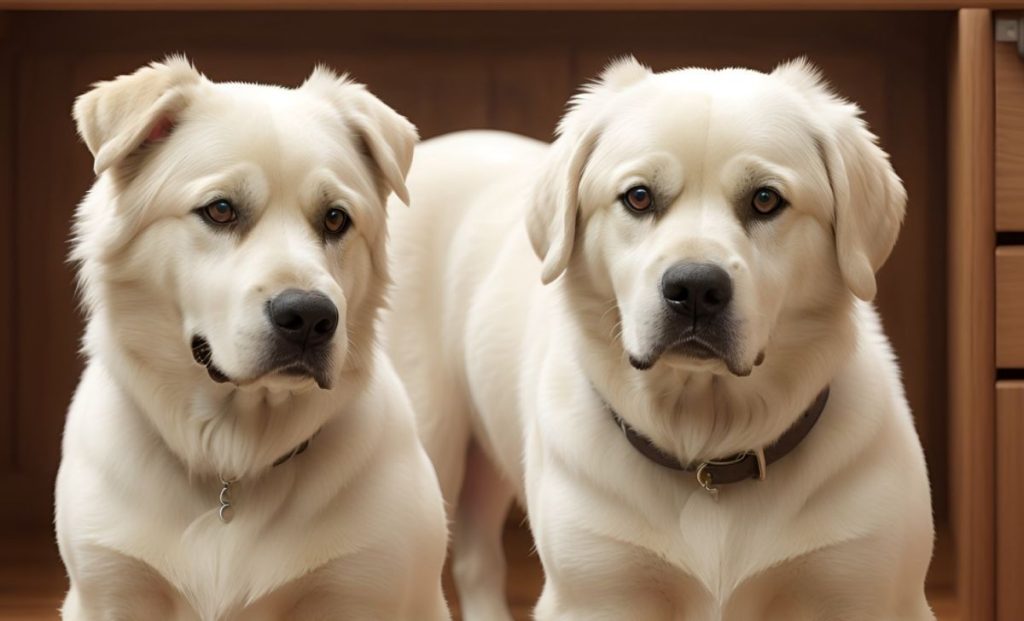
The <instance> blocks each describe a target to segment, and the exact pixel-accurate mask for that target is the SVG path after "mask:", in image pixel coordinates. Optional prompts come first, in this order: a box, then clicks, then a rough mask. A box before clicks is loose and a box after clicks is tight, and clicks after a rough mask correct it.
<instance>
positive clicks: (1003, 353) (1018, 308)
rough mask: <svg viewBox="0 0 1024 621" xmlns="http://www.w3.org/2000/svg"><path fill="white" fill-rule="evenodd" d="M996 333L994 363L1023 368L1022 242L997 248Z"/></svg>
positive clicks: (1023, 260) (1023, 279)
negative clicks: (1020, 244) (1019, 244)
mask: <svg viewBox="0 0 1024 621" xmlns="http://www.w3.org/2000/svg"><path fill="white" fill-rule="evenodd" d="M1022 64H1024V63H1022ZM1020 176H1021V178H1024V162H1022V166H1021V175H1020ZM997 204H998V203H997ZM996 334H997V335H999V336H998V338H997V339H996V365H997V366H998V367H1000V368H1004V369H1021V368H1024V246H999V247H997V248H996Z"/></svg>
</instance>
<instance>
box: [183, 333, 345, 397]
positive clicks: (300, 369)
mask: <svg viewBox="0 0 1024 621" xmlns="http://www.w3.org/2000/svg"><path fill="white" fill-rule="evenodd" d="M192 358H193V359H194V360H195V361H196V362H197V363H199V364H201V365H202V366H204V367H206V373H207V374H208V375H209V376H210V379H212V380H213V381H214V382H216V383H218V384H224V383H227V382H231V383H232V384H235V385H236V386H246V385H249V384H254V383H256V382H257V381H259V380H260V379H262V378H263V377H266V376H269V375H282V376H286V377H290V378H296V379H302V378H308V379H312V380H313V381H314V382H316V385H317V386H319V387H320V388H322V389H324V390H330V388H331V378H330V376H329V375H328V374H327V370H326V368H324V367H325V365H313V364H310V363H308V362H306V361H304V360H290V361H282V362H279V363H278V364H276V365H274V367H273V368H270V369H268V370H267V371H265V372H263V373H260V374H259V375H258V376H257V377H255V378H252V379H248V380H244V379H237V378H232V377H230V376H228V374H227V373H225V372H224V371H222V370H221V369H220V368H219V367H217V365H216V364H214V362H213V349H212V348H211V347H210V342H209V341H207V340H206V338H205V337H203V336H202V335H199V334H197V335H195V336H193V337H192Z"/></svg>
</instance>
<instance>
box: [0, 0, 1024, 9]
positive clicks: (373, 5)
mask: <svg viewBox="0 0 1024 621" xmlns="http://www.w3.org/2000/svg"><path fill="white" fill-rule="evenodd" d="M969 7H982V8H990V9H1019V8H1024V2H1022V1H1021V0H828V1H827V2H822V1H821V0H628V1H624V0H0V10H4V9H14V10H50V11H53V10H99V11H107V10H125V9H131V10H144V11H186V10H207V11H209V10H236V11H241V10H280V9H285V10H293V11H308V10H316V9H321V10H359V11H364V10H390V11H403V10H443V11H450V10H481V11H528V10H548V11H554V10H560V11H663V10H677V11H678V10H688V11H708V10H712V11H729V10H732V11H758V10H762V11H763V10H771V11H865V10H872V11H874V10H885V11H908V10H909V11H935V10H947V11H953V10H957V9H960V8H969Z"/></svg>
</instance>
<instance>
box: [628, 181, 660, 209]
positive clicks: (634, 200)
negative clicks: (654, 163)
mask: <svg viewBox="0 0 1024 621" xmlns="http://www.w3.org/2000/svg"><path fill="white" fill-rule="evenodd" d="M622 204H623V205H625V206H626V208H627V209H629V210H630V211H633V212H636V213H645V212H647V211H650V210H651V208H652V207H654V196H653V195H652V194H651V189H650V188H648V187H647V186H645V185H638V186H635V187H632V188H629V189H628V190H626V193H625V194H623V195H622Z"/></svg>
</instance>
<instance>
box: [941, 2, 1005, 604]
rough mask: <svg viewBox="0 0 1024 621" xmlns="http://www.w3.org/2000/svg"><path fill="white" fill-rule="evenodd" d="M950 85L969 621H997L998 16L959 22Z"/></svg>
mask: <svg viewBox="0 0 1024 621" xmlns="http://www.w3.org/2000/svg"><path fill="white" fill-rule="evenodd" d="M954 39H955V40H954V45H953V53H952V59H951V60H952V63H951V67H950V69H951V80H950V89H951V90H950V138H949V156H950V160H949V164H950V171H949V184H950V199H949V200H950V203H949V229H948V230H949V233H948V244H949V264H948V270H949V391H950V394H949V397H950V431H951V436H950V450H951V453H952V456H951V459H950V463H951V464H954V466H953V468H952V470H951V473H950V474H951V484H952V487H953V496H952V498H953V502H952V509H953V512H952V517H953V524H952V525H953V534H954V535H953V536H954V538H955V540H956V541H955V546H956V548H955V549H956V559H957V567H956V579H957V584H956V588H957V599H958V603H959V608H960V616H961V618H963V619H970V620H971V621H990V620H991V619H993V618H994V614H995V605H994V590H993V582H994V578H995V561H994V552H995V544H994V530H995V515H994V487H995V484H994V476H995V472H994V470H995V457H994V450H993V448H994V447H993V444H994V433H995V432H994V418H995V415H994V399H995V328H994V323H995V301H994V298H995V292H994V281H995V274H994V262H995V257H994V254H995V248H994V246H995V224H994V213H995V207H994V204H993V203H994V172H993V170H994V164H993V152H994V120H993V117H994V103H993V91H994V84H993V71H994V69H993V60H992V54H993V45H994V37H993V31H992V14H991V12H990V11H988V10H986V9H963V10H961V11H960V12H959V14H958V16H957V29H956V33H955V35H954Z"/></svg>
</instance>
